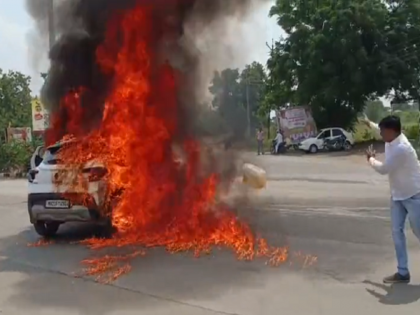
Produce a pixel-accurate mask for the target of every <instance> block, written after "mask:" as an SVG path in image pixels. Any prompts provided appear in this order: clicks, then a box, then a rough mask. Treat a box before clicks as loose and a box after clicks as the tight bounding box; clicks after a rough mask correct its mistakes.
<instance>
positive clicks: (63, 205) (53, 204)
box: [45, 200, 70, 209]
mask: <svg viewBox="0 0 420 315" xmlns="http://www.w3.org/2000/svg"><path fill="white" fill-rule="evenodd" d="M45 208H56V209H57V208H59V209H67V208H70V201H68V200H47V201H46V202H45Z"/></svg>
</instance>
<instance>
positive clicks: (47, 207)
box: [27, 142, 116, 237]
mask: <svg viewBox="0 0 420 315" xmlns="http://www.w3.org/2000/svg"><path fill="white" fill-rule="evenodd" d="M64 144H65V145H71V142H65V143H57V144H55V145H52V146H50V147H47V148H46V149H45V150H44V148H43V147H38V148H37V149H36V151H35V153H34V155H33V156H32V159H31V170H30V171H29V172H28V176H27V177H28V213H29V219H30V222H31V223H32V224H33V226H34V228H35V231H36V232H37V233H38V234H39V235H41V236H44V237H51V236H54V235H55V234H56V233H57V231H58V229H59V227H60V225H61V224H63V223H66V222H97V223H98V224H100V225H102V226H103V227H104V232H106V233H112V219H111V210H112V208H111V206H112V203H111V205H106V203H105V200H106V196H107V194H108V193H109V192H108V191H107V185H106V181H105V178H106V174H107V170H106V169H105V168H104V167H103V165H101V164H99V163H96V162H94V161H92V162H89V163H86V164H85V165H84V168H83V169H82V170H77V169H71V168H65V167H63V165H61V163H60V160H58V159H57V153H58V152H59V151H60V149H61V148H62V146H63V145H64ZM44 151H45V153H44ZM41 154H43V155H42V156H41ZM68 176H71V177H73V176H77V178H81V180H84V181H85V184H86V186H85V187H87V189H84V190H83V191H82V190H78V189H77V188H76V187H74V188H73V187H69V186H68V184H66V181H65V180H63V178H64V177H66V178H68ZM73 178H76V177H73ZM70 195H71V200H69V199H68V198H66V197H64V196H70ZM77 200H80V202H78V201H77ZM115 200H116V199H115Z"/></svg>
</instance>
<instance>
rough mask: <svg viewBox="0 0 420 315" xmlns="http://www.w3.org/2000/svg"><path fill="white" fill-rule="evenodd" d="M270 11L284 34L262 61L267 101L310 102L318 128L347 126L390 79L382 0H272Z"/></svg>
mask: <svg viewBox="0 0 420 315" xmlns="http://www.w3.org/2000/svg"><path fill="white" fill-rule="evenodd" d="M270 16H272V17H276V18H277V21H278V24H279V26H281V27H282V28H283V30H284V31H285V32H286V34H287V36H286V37H285V38H284V39H280V40H279V41H277V42H276V43H275V46H274V47H273V51H272V53H271V56H270V58H269V60H268V63H267V66H268V69H269V81H271V87H272V88H271V89H270V94H271V95H269V96H268V99H270V101H271V102H272V103H274V104H278V105H279V106H284V105H286V104H287V105H291V106H293V105H310V106H311V108H312V112H313V114H314V118H315V120H316V121H317V124H318V127H320V128H323V127H329V126H341V127H344V128H352V127H353V124H354V122H355V121H356V120H357V115H358V114H359V113H360V112H362V111H363V109H364V106H365V104H366V102H367V101H368V100H370V99H374V98H377V96H381V95H384V94H385V93H387V92H388V91H389V90H390V88H391V86H392V85H393V81H392V80H393V79H394V78H391V79H390V78H389V77H388V76H387V70H386V69H387V68H386V62H387V61H388V59H387V55H386V43H387V37H386V35H387V34H386V30H387V25H388V24H387V23H388V18H389V12H388V9H387V7H386V5H385V4H384V3H383V1H381V0H352V1H350V0H306V1H301V0H276V2H275V5H274V6H273V7H272V8H271V11H270ZM384 51H385V53H384Z"/></svg>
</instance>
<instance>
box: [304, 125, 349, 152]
mask: <svg viewBox="0 0 420 315" xmlns="http://www.w3.org/2000/svg"><path fill="white" fill-rule="evenodd" d="M333 130H339V131H341V132H342V133H343V134H344V135H345V136H346V138H347V141H349V142H350V144H351V145H354V138H353V135H352V134H351V133H350V132H348V131H346V130H344V129H342V128H338V127H333V128H325V129H322V130H320V132H319V133H318V135H317V136H316V137H312V138H308V139H305V140H303V141H302V142H301V143H299V145H298V148H299V150H302V151H306V152H309V151H310V148H311V146H313V145H315V146H316V148H317V150H322V149H324V138H320V136H321V135H322V134H324V132H329V136H328V137H327V138H328V139H334V138H336V137H340V135H338V136H333Z"/></svg>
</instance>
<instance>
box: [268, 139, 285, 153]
mask: <svg viewBox="0 0 420 315" xmlns="http://www.w3.org/2000/svg"><path fill="white" fill-rule="evenodd" d="M276 145H277V141H276V140H273V141H271V148H270V152H271V154H283V153H286V152H287V149H288V147H287V145H286V142H282V143H281V144H280V145H279V147H278V148H277V152H276Z"/></svg>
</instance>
